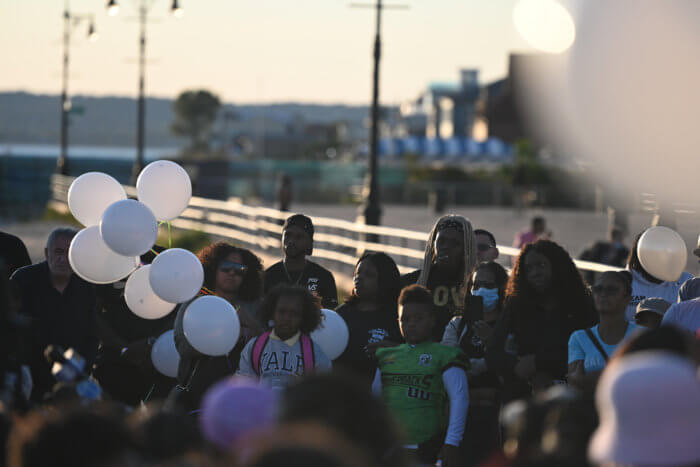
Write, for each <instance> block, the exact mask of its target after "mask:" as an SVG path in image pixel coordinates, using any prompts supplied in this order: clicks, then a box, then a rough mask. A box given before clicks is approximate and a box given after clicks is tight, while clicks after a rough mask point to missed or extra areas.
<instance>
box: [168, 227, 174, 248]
mask: <svg viewBox="0 0 700 467" xmlns="http://www.w3.org/2000/svg"><path fill="white" fill-rule="evenodd" d="M172 247H173V241H172V237H171V236H170V222H168V248H172Z"/></svg>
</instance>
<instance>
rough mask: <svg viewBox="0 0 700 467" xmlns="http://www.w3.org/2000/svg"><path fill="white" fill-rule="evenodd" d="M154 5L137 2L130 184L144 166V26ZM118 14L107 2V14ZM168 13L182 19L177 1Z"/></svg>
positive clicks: (116, 7) (113, 4)
mask: <svg viewBox="0 0 700 467" xmlns="http://www.w3.org/2000/svg"><path fill="white" fill-rule="evenodd" d="M154 3H155V0H139V2H138V10H139V25H140V34H139V98H138V102H137V111H136V121H137V123H136V160H135V161H134V165H133V167H132V169H131V184H132V185H135V184H136V179H137V178H138V176H139V173H141V170H142V169H143V166H144V156H143V153H144V147H145V145H146V24H147V23H148V12H149V10H150V8H151V6H153V4H154ZM118 12H119V4H118V3H117V0H109V2H107V13H109V15H110V16H115V15H116V14H117V13H118ZM170 12H171V13H172V15H173V16H174V17H176V18H180V17H182V15H183V14H184V12H183V9H182V8H181V7H180V2H179V1H178V0H172V4H171V6H170Z"/></svg>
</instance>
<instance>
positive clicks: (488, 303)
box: [472, 287, 498, 311]
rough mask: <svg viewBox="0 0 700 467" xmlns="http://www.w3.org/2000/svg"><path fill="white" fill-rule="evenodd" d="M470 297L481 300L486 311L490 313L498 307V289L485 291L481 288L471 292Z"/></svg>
mask: <svg viewBox="0 0 700 467" xmlns="http://www.w3.org/2000/svg"><path fill="white" fill-rule="evenodd" d="M472 295H474V296H476V297H481V298H482V300H483V301H484V309H485V310H486V311H491V310H493V309H494V308H496V305H498V289H485V288H483V287H482V288H480V289H476V290H472Z"/></svg>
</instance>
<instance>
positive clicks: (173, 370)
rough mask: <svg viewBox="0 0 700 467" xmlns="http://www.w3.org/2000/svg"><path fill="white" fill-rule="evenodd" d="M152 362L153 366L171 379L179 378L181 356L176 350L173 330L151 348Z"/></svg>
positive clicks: (162, 336) (165, 333) (167, 332)
mask: <svg viewBox="0 0 700 467" xmlns="http://www.w3.org/2000/svg"><path fill="white" fill-rule="evenodd" d="M151 361H152V362H153V366H154V367H155V368H156V370H158V371H159V372H161V373H162V374H164V375H165V376H169V377H171V378H177V368H178V366H180V354H179V353H178V352H177V348H175V334H174V333H173V330H172V329H171V330H170V331H166V332H164V333H163V334H161V336H160V337H159V338H158V339H157V340H156V341H155V343H154V344H153V347H152V348H151Z"/></svg>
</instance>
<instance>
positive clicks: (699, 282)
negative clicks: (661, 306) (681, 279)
mask: <svg viewBox="0 0 700 467" xmlns="http://www.w3.org/2000/svg"><path fill="white" fill-rule="evenodd" d="M693 255H695V257H696V258H698V260H699V261H700V236H699V237H698V243H697V246H696V247H695V249H694V250H693ZM698 297H700V277H693V278H692V279H688V280H687V281H685V283H684V284H683V285H682V286H681V288H680V290H679V291H678V301H679V302H686V301H688V300H692V299H694V298H698Z"/></svg>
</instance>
